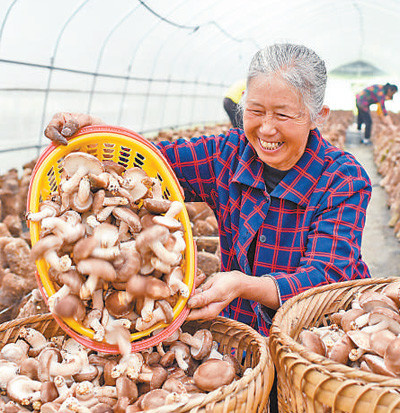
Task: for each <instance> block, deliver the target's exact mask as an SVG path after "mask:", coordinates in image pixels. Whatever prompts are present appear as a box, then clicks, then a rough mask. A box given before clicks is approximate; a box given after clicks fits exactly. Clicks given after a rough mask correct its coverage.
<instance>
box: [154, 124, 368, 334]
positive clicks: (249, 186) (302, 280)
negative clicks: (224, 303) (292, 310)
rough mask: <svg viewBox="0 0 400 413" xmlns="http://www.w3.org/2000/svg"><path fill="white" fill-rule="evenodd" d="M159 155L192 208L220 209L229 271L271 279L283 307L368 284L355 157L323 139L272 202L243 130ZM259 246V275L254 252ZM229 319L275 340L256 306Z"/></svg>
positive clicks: (364, 197) (235, 308)
mask: <svg viewBox="0 0 400 413" xmlns="http://www.w3.org/2000/svg"><path fill="white" fill-rule="evenodd" d="M157 146H158V148H159V149H160V150H161V152H162V153H163V154H164V156H165V157H166V158H167V160H168V162H169V163H170V164H171V166H172V168H173V169H174V171H175V174H176V176H177V177H178V179H179V181H180V184H181V185H182V187H183V189H184V191H185V196H186V201H204V202H206V203H207V204H208V205H209V206H210V207H211V208H212V209H213V211H214V213H215V215H216V217H217V220H218V224H219V235H220V243H221V258H222V263H221V270H222V271H231V270H239V271H241V272H243V273H246V274H252V275H254V276H258V277H262V276H271V277H273V279H274V280H275V282H276V284H277V287H278V291H279V293H280V298H281V302H284V301H286V300H288V299H289V298H290V297H293V296H294V295H296V294H298V293H300V292H302V291H305V290H307V289H309V288H312V287H316V286H319V285H323V284H328V283H334V282H338V281H346V280H350V279H355V278H367V277H370V274H369V271H368V268H367V265H366V264H365V263H364V262H363V261H362V259H361V253H360V247H361V235H362V231H363V228H364V224H365V213H366V208H367V205H368V202H369V200H370V197H371V184H370V180H369V177H368V175H367V173H366V172H365V170H364V169H363V168H362V166H361V165H360V164H359V163H358V162H357V161H356V160H355V159H354V157H353V156H352V155H350V154H348V153H345V152H343V151H342V150H340V149H338V148H336V147H334V146H332V145H331V144H329V143H328V142H327V141H326V140H325V139H323V138H322V137H321V136H320V133H319V131H318V130H317V129H314V130H312V131H311V133H310V136H309V139H308V144H307V147H306V150H305V153H304V154H303V156H302V157H301V159H300V160H299V161H298V162H297V164H296V165H295V166H294V167H293V168H292V169H291V170H290V171H289V172H288V173H287V174H286V176H285V177H284V178H283V179H282V180H281V181H280V183H279V184H278V185H277V186H276V187H275V188H274V190H273V191H272V192H271V194H268V192H267V189H266V186H265V182H264V179H263V168H264V163H263V162H262V161H261V160H260V159H259V158H258V156H257V153H256V152H255V150H254V149H253V147H252V146H251V145H250V144H249V142H248V140H247V138H246V136H245V135H244V133H243V131H241V130H239V129H231V130H229V131H228V132H227V134H226V135H219V136H202V137H199V138H193V139H191V140H190V141H188V140H185V139H179V140H177V141H175V142H173V143H171V142H161V143H160V144H158V145H157ZM254 236H257V242H256V245H255V251H254V262H253V266H252V268H251V265H250V264H249V262H248V256H247V252H248V249H249V247H250V244H251V242H252V240H253V238H254ZM222 315H224V316H226V317H230V318H232V319H235V320H238V321H241V322H243V323H246V324H248V325H250V326H251V327H253V328H254V329H256V330H257V331H259V332H260V333H261V334H263V335H268V330H269V327H270V321H271V320H270V318H269V317H268V311H267V310H266V308H264V307H263V306H261V305H260V304H259V303H257V302H254V301H251V300H245V299H242V298H237V299H235V300H233V301H232V302H231V303H230V304H229V306H228V307H226V308H225V309H224V311H223V313H222Z"/></svg>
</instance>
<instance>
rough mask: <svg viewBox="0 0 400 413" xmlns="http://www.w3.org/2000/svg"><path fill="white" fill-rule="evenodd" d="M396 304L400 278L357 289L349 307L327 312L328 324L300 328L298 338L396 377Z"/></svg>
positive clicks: (399, 369) (399, 371)
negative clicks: (373, 287) (381, 285)
mask: <svg viewBox="0 0 400 413" xmlns="http://www.w3.org/2000/svg"><path fill="white" fill-rule="evenodd" d="M399 308H400V281H395V282H392V283H389V284H388V285H387V286H386V287H385V288H383V289H382V291H380V292H377V291H371V290H367V291H365V292H363V293H357V294H356V296H355V297H354V299H353V301H352V302H351V306H350V308H349V309H347V310H340V311H338V312H336V313H333V314H331V316H330V319H331V321H332V323H331V324H330V325H328V326H324V327H313V328H311V329H306V330H303V331H301V333H300V335H299V342H300V343H301V344H302V345H304V346H305V347H307V349H308V350H310V351H313V352H315V353H318V354H320V355H322V356H325V357H328V358H330V359H331V360H333V361H336V362H338V363H342V364H347V365H349V366H351V367H355V368H360V369H361V370H365V371H368V372H372V373H376V374H383V375H386V376H390V377H397V378H400V314H399Z"/></svg>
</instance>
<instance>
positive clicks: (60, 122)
mask: <svg viewBox="0 0 400 413" xmlns="http://www.w3.org/2000/svg"><path fill="white" fill-rule="evenodd" d="M90 125H104V122H103V121H102V120H101V119H99V118H96V117H94V116H91V115H87V114H84V113H70V112H59V113H56V114H55V115H54V116H53V118H52V119H51V121H50V122H49V124H48V125H47V127H46V129H45V131H44V135H45V136H46V137H47V138H49V139H50V140H51V141H53V142H54V143H59V144H62V145H67V144H68V141H67V138H69V137H71V136H72V135H73V134H74V133H75V132H77V131H78V130H79V129H81V128H83V127H84V126H90Z"/></svg>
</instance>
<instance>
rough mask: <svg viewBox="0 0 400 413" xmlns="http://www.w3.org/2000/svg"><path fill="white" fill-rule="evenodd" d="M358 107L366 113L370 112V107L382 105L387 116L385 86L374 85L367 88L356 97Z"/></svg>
mask: <svg viewBox="0 0 400 413" xmlns="http://www.w3.org/2000/svg"><path fill="white" fill-rule="evenodd" d="M356 102H357V106H358V107H360V108H361V109H363V110H365V111H369V107H370V105H372V104H374V103H378V104H380V105H381V108H382V113H383V114H384V115H385V116H386V115H387V110H386V108H385V91H384V86H383V85H372V86H369V87H366V88H365V89H364V90H362V91H361V92H360V93H358V94H357V95H356Z"/></svg>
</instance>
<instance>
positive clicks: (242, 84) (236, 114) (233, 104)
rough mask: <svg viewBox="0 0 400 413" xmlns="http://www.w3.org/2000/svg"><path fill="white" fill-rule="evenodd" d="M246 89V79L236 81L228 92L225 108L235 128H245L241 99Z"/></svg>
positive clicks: (225, 98)
mask: <svg viewBox="0 0 400 413" xmlns="http://www.w3.org/2000/svg"><path fill="white" fill-rule="evenodd" d="M245 90H246V79H242V80H239V81H237V82H235V83H234V84H233V85H232V86H231V87H230V88H229V89H228V90H227V92H226V94H225V97H224V109H225V112H226V113H227V114H228V116H229V119H230V121H231V123H232V126H233V127H234V128H240V129H243V113H242V111H241V108H240V104H239V102H240V99H241V98H242V96H243V94H244V91H245Z"/></svg>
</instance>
